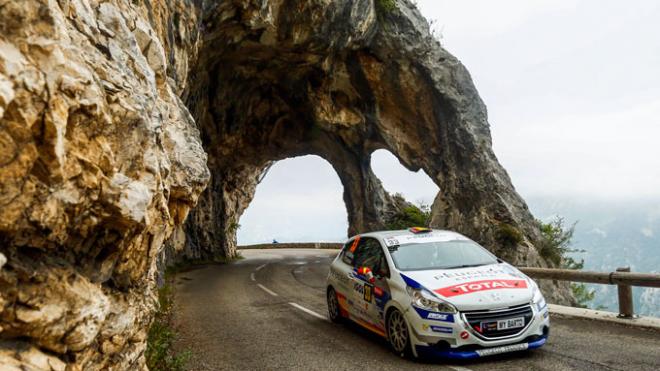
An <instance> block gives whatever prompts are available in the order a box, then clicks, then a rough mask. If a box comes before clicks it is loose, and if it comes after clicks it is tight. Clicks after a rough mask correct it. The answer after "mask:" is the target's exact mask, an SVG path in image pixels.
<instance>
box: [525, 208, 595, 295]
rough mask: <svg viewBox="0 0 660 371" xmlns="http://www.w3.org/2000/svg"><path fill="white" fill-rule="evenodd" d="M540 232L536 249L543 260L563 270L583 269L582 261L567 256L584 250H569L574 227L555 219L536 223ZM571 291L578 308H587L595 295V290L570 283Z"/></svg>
mask: <svg viewBox="0 0 660 371" xmlns="http://www.w3.org/2000/svg"><path fill="white" fill-rule="evenodd" d="M538 223H539V228H540V230H541V235H542V239H541V241H539V244H538V245H537V249H538V250H539V253H540V254H541V256H542V257H543V258H545V259H546V260H547V261H549V262H550V263H552V264H553V265H554V266H555V267H559V268H563V269H582V268H584V259H580V261H577V260H575V259H574V258H573V257H571V256H569V255H568V254H571V253H583V252H584V250H578V249H573V248H571V240H572V239H573V233H574V232H575V225H576V224H577V222H576V223H573V224H572V225H570V226H566V225H564V218H562V217H556V218H555V219H553V220H551V221H550V222H547V223H544V222H542V221H540V220H539V221H538ZM570 286H571V291H573V295H574V296H575V299H576V300H577V305H578V306H579V307H580V308H588V307H589V303H591V302H592V301H593V299H594V296H595V295H596V291H595V290H589V289H588V288H587V285H585V284H584V283H571V284H570Z"/></svg>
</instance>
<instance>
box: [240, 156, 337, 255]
mask: <svg viewBox="0 0 660 371" xmlns="http://www.w3.org/2000/svg"><path fill="white" fill-rule="evenodd" d="M342 193H343V189H342V185H341V181H340V180H339V177H338V176H337V173H336V172H335V170H334V169H333V168H332V166H331V165H330V164H329V163H328V162H327V161H325V160H324V159H322V158H321V157H319V156H314V155H308V156H301V157H294V158H289V159H285V160H280V161H277V162H276V163H274V164H273V165H272V166H271V167H270V168H269V169H268V170H267V171H266V172H265V173H264V174H262V179H261V181H260V182H259V184H258V185H257V188H256V192H255V196H254V200H253V201H252V202H251V203H250V204H249V206H248V207H247V209H246V210H245V212H244V213H243V215H242V216H241V218H240V222H239V223H240V227H239V229H238V232H237V243H238V245H250V244H260V243H270V242H272V241H273V240H276V241H278V242H341V241H342V240H344V239H346V237H347V236H346V233H347V228H348V217H347V213H346V207H345V205H344V200H343V198H342Z"/></svg>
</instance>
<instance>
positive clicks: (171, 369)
mask: <svg viewBox="0 0 660 371" xmlns="http://www.w3.org/2000/svg"><path fill="white" fill-rule="evenodd" d="M171 284H172V275H171V274H169V275H168V274H166V278H165V284H164V285H163V286H162V287H161V288H159V289H158V304H159V308H158V311H157V312H156V316H155V318H154V322H153V323H152V324H151V327H150V328H149V334H148V338H147V351H146V354H145V357H146V359H147V367H149V370H152V371H154V370H158V371H183V370H185V369H186V363H187V362H188V359H189V358H190V355H191V353H190V351H189V350H185V351H182V352H176V351H174V349H173V345H174V339H176V336H177V333H176V331H175V330H174V329H173V328H172V325H171V317H172V307H173V292H172V285H171Z"/></svg>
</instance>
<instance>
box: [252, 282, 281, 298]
mask: <svg viewBox="0 0 660 371" xmlns="http://www.w3.org/2000/svg"><path fill="white" fill-rule="evenodd" d="M257 286H259V288H260V289H262V290H264V291H266V292H267V293H269V294H271V295H273V296H278V295H277V293H276V292H274V291H271V290H270V289H269V288H268V287H266V286H264V285H262V284H260V283H258V284H257Z"/></svg>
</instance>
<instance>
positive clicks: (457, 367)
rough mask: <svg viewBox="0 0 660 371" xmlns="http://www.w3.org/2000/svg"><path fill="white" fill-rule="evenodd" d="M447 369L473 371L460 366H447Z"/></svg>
mask: <svg viewBox="0 0 660 371" xmlns="http://www.w3.org/2000/svg"><path fill="white" fill-rule="evenodd" d="M447 367H449V368H451V369H452V370H454V371H472V370H471V369H469V368H467V367H459V366H447Z"/></svg>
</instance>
